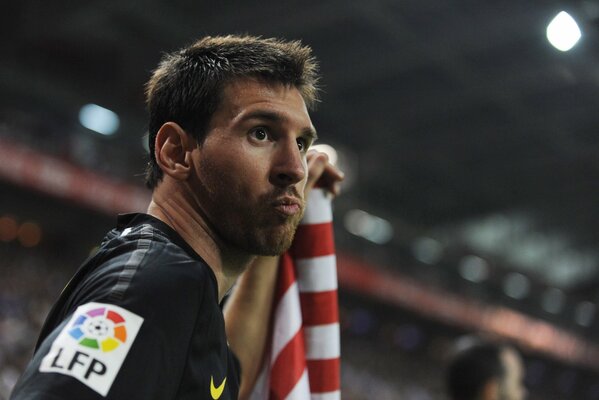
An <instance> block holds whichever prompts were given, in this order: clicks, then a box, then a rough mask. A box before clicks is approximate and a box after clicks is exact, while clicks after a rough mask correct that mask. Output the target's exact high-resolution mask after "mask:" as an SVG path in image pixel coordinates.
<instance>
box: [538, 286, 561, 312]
mask: <svg viewBox="0 0 599 400" xmlns="http://www.w3.org/2000/svg"><path fill="white" fill-rule="evenodd" d="M564 301H565V296H564V293H563V292H562V291H561V290H559V289H556V288H551V289H547V290H546V291H545V293H543V297H542V298H541V306H542V307H543V309H544V310H545V311H547V312H550V313H552V314H557V313H559V312H560V311H562V309H563V308H564Z"/></svg>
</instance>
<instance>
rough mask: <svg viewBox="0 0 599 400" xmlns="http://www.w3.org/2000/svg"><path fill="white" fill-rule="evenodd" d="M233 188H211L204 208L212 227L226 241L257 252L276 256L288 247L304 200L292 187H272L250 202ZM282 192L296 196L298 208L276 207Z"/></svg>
mask: <svg viewBox="0 0 599 400" xmlns="http://www.w3.org/2000/svg"><path fill="white" fill-rule="evenodd" d="M235 192H236V191H235V190H233V191H229V190H219V191H217V192H213V193H212V196H210V197H211V199H210V201H209V203H210V207H209V208H210V209H206V208H204V211H205V212H206V214H207V215H209V220H210V225H211V226H212V229H213V230H214V231H215V232H216V233H217V235H218V236H219V237H220V238H221V240H223V242H224V243H225V245H226V246H227V247H229V248H232V249H236V250H237V251H241V252H244V253H247V254H251V255H257V256H278V255H281V254H283V253H284V252H285V251H287V250H288V249H289V247H291V243H292V242H293V238H294V236H295V231H296V230H297V227H298V225H299V223H300V221H301V219H302V217H303V215H304V210H305V202H304V201H303V199H302V197H300V196H299V194H298V192H297V190H296V189H295V188H294V187H291V188H287V189H278V190H273V191H272V192H271V193H268V194H265V195H262V196H260V197H259V198H258V199H257V200H255V201H253V202H250V201H246V199H247V198H248V197H247V196H243V195H242V194H240V193H235ZM217 193H218V194H217ZM283 195H288V196H292V197H294V198H296V199H299V200H300V212H298V213H296V214H294V215H291V216H289V215H283V214H281V213H279V212H278V211H276V210H275V208H274V207H273V205H272V204H273V202H274V201H275V200H276V199H277V198H279V197H281V196H283Z"/></svg>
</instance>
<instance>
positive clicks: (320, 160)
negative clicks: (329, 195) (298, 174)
mask: <svg viewBox="0 0 599 400" xmlns="http://www.w3.org/2000/svg"><path fill="white" fill-rule="evenodd" d="M327 164H328V156H327V155H326V154H324V153H318V152H314V153H311V154H309V158H308V181H307V182H306V188H307V189H308V190H310V189H312V188H313V187H314V185H315V184H316V182H317V181H318V180H319V179H320V178H321V176H322V174H323V172H324V171H325V169H326V168H327Z"/></svg>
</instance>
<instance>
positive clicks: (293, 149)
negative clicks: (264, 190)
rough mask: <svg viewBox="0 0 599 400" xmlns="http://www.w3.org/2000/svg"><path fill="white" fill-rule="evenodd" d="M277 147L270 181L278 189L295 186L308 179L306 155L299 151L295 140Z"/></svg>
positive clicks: (281, 143) (279, 144)
mask: <svg viewBox="0 0 599 400" xmlns="http://www.w3.org/2000/svg"><path fill="white" fill-rule="evenodd" d="M277 145H278V146H277V147H278V149H277V151H276V153H275V156H274V160H273V167H272V170H271V175H270V181H271V183H272V184H273V185H275V186H278V187H288V186H291V185H295V184H296V183H298V182H300V181H302V180H303V179H304V178H305V177H306V163H305V155H304V154H303V153H301V152H300V151H299V149H298V147H297V143H296V142H295V139H293V140H289V141H285V142H282V141H280V142H279V143H277Z"/></svg>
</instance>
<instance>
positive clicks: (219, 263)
mask: <svg viewBox="0 0 599 400" xmlns="http://www.w3.org/2000/svg"><path fill="white" fill-rule="evenodd" d="M190 193H191V192H190V191H188V190H186V189H185V187H184V186H183V187H182V186H181V185H179V184H176V183H175V182H173V181H171V180H170V179H169V178H168V177H165V179H164V181H162V182H161V183H160V185H159V186H158V187H157V188H155V189H154V193H153V194H152V201H151V202H150V205H149V206H148V214H150V215H152V216H154V217H156V218H158V219H159V220H161V221H162V222H164V223H166V224H167V225H169V226H170V227H171V228H173V229H174V230H175V231H176V232H177V233H178V234H179V235H181V237H182V238H183V240H185V242H187V244H189V245H190V246H191V248H192V249H193V250H194V251H195V252H196V253H198V254H199V255H200V256H202V258H203V259H204V260H205V261H206V262H207V263H208V266H209V267H210V268H211V269H212V271H213V272H214V275H215V276H216V281H217V283H218V300H219V302H220V301H221V300H222V298H223V297H224V295H225V294H226V293H227V292H228V291H229V289H231V287H232V286H233V284H234V283H235V281H236V280H237V278H238V277H239V275H240V274H241V273H242V272H243V271H244V270H245V269H246V268H247V266H248V265H249V264H250V263H251V262H252V260H253V259H254V258H255V256H254V255H252V254H248V253H246V252H243V251H241V250H239V249H236V248H234V247H232V246H230V245H228V244H227V243H225V242H224V241H223V240H222V238H221V237H220V236H219V235H218V234H217V233H216V232H215V230H214V229H213V228H212V227H211V226H210V223H209V221H208V219H207V218H206V216H205V215H204V214H203V213H202V212H201V209H200V207H199V206H197V205H198V204H199V203H198V202H197V199H196V198H195V196H193V195H191V194H190Z"/></svg>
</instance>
